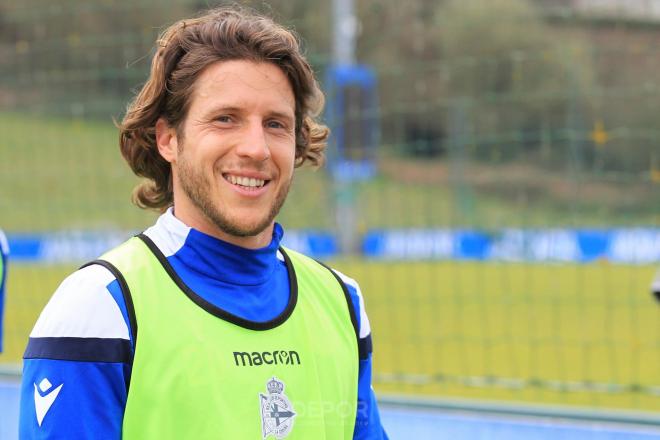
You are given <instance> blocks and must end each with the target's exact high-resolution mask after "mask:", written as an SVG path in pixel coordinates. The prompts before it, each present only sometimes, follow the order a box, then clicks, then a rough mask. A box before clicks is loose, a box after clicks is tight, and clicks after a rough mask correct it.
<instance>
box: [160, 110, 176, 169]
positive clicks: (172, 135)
mask: <svg viewBox="0 0 660 440" xmlns="http://www.w3.org/2000/svg"><path fill="white" fill-rule="evenodd" d="M156 145H157V146H158V152H159V153H160V155H161V156H163V159H165V160H166V161H168V162H170V163H172V162H176V158H177V155H178V152H179V149H178V147H179V142H178V139H177V137H176V130H175V129H174V128H173V127H170V125H169V124H168V123H167V121H166V120H165V119H163V118H158V121H156Z"/></svg>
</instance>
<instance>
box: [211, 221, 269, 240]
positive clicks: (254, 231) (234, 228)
mask: <svg viewBox="0 0 660 440" xmlns="http://www.w3.org/2000/svg"><path fill="white" fill-rule="evenodd" d="M214 223H215V224H216V226H217V227H218V228H219V229H220V230H221V231H223V232H224V233H226V234H229V235H232V236H234V237H242V238H244V237H256V236H257V235H259V234H261V233H263V232H264V231H265V230H266V229H268V228H269V227H270V226H272V224H273V220H272V219H267V220H263V221H261V222H252V223H245V222H238V221H234V222H232V221H219V222H214Z"/></svg>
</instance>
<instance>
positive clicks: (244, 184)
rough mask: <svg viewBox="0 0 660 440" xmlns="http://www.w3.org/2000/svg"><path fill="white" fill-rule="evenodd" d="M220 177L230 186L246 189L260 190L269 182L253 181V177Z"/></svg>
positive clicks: (226, 175)
mask: <svg viewBox="0 0 660 440" xmlns="http://www.w3.org/2000/svg"><path fill="white" fill-rule="evenodd" d="M222 177H224V178H225V180H226V181H227V182H229V183H231V184H232V185H235V186H238V187H241V188H247V189H256V188H261V187H263V186H265V185H267V184H268V182H270V180H263V179H255V178H254V177H244V176H234V175H233V174H223V175H222Z"/></svg>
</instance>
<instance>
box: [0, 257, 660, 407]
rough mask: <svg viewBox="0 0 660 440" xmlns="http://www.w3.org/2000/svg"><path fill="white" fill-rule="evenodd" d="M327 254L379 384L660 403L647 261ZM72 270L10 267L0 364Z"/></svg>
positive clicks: (658, 333) (456, 392) (658, 349)
mask: <svg viewBox="0 0 660 440" xmlns="http://www.w3.org/2000/svg"><path fill="white" fill-rule="evenodd" d="M331 263H332V264H333V265H334V266H335V267H336V268H338V269H340V270H342V271H343V272H345V273H346V274H349V275H351V276H353V277H355V278H357V279H358V280H359V281H360V283H361V286H362V290H363V292H364V295H365V298H366V303H367V309H368V311H369V316H370V320H371V326H372V329H373V335H374V343H375V378H376V380H375V386H376V388H377V390H378V391H381V392H387V393H402V394H412V395H420V394H424V395H433V396H442V397H452V396H453V397H470V398H479V399H498V400H502V399H503V400H509V401H511V400H513V401H534V402H541V403H556V404H577V405H587V406H592V407H600V408H630V409H637V410H645V411H658V410H660V369H658V365H660V305H659V304H657V303H655V302H654V301H653V300H652V298H651V296H650V295H649V294H648V281H649V280H650V279H651V277H652V275H653V272H654V268H653V267H650V266H622V265H609V264H605V263H598V264H591V265H556V266H553V265H538V264H520V263H468V262H415V263H400V262H398V263H394V262H392V263H385V262H373V261H371V262H370V261H365V260H361V259H360V260H359V259H352V260H338V261H333V262H331ZM73 269H74V268H73V267H44V266H30V265H19V266H14V267H12V271H11V274H10V278H9V285H8V292H9V295H8V297H7V303H6V306H7V310H6V311H7V315H6V316H7V322H6V326H5V329H6V332H7V336H8V340H6V352H5V353H4V354H2V355H0V364H7V363H9V364H15V363H18V362H20V355H21V351H22V350H23V347H24V344H25V341H26V338H27V335H28V333H29V331H30V328H31V326H32V325H33V323H34V321H35V319H36V317H37V315H38V313H39V311H40V309H41V308H42V307H43V305H44V304H45V302H46V301H47V299H48V297H49V296H50V295H51V293H52V291H53V290H54V289H55V288H56V287H57V285H58V283H59V282H60V280H61V279H62V278H63V277H65V276H66V274H67V273H69V272H70V271H71V270H73Z"/></svg>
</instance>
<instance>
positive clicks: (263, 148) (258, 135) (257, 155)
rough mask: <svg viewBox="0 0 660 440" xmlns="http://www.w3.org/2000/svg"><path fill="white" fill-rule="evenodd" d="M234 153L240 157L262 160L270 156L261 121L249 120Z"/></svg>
mask: <svg viewBox="0 0 660 440" xmlns="http://www.w3.org/2000/svg"><path fill="white" fill-rule="evenodd" d="M236 154H238V155H239V156H241V157H246V158H250V159H252V160H255V161H258V162H263V161H264V160H267V159H269V158H270V148H269V146H268V142H267V140H266V131H265V128H264V126H263V125H262V124H261V122H258V123H257V122H251V123H249V124H248V126H247V127H246V129H245V132H244V136H243V138H242V139H241V140H240V141H239V143H238V147H237V148H236Z"/></svg>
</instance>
